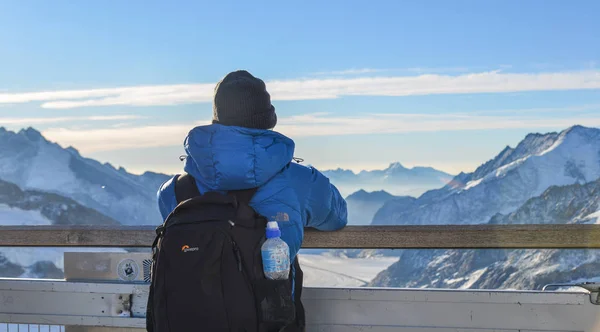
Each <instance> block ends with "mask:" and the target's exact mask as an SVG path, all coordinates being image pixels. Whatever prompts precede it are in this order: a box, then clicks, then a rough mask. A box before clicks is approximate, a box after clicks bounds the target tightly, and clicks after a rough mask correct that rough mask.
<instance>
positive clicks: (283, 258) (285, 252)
mask: <svg viewBox="0 0 600 332" xmlns="http://www.w3.org/2000/svg"><path fill="white" fill-rule="evenodd" d="M262 259H263V267H264V271H265V272H266V273H276V272H283V271H287V270H288V269H289V268H290V256H289V249H288V248H287V246H285V245H282V244H279V245H277V246H274V247H271V248H269V249H268V250H264V251H263V252H262Z"/></svg>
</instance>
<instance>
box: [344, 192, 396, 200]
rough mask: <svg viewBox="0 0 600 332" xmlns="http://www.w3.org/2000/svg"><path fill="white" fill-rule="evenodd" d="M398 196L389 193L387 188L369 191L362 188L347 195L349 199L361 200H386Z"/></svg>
mask: <svg viewBox="0 0 600 332" xmlns="http://www.w3.org/2000/svg"><path fill="white" fill-rule="evenodd" d="M395 197H396V196H394V195H392V194H390V193H388V192H387V191H385V190H377V191H372V192H368V191H366V190H364V189H360V190H359V191H357V192H355V193H353V194H351V195H349V196H348V197H346V199H347V200H360V201H381V202H385V201H388V200H390V199H393V198H395Z"/></svg>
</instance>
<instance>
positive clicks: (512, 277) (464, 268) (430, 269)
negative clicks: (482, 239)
mask: <svg viewBox="0 0 600 332" xmlns="http://www.w3.org/2000/svg"><path fill="white" fill-rule="evenodd" d="M489 223H493V224H547V223H552V224H576V223H600V179H598V180H596V181H593V182H590V183H587V184H584V185H581V184H579V183H577V184H573V185H569V186H553V187H551V188H549V189H547V190H546V191H545V192H544V193H543V194H542V195H540V196H537V197H535V198H532V199H530V200H528V201H527V202H526V203H525V204H523V205H522V206H521V207H520V208H518V209H517V210H516V211H514V212H512V213H509V214H506V215H502V214H497V215H495V216H494V217H492V218H491V220H490V221H489ZM599 276H600V252H598V250H531V249H529V250H498V249H480V250H404V251H403V253H402V255H401V257H400V260H399V261H398V262H397V263H394V264H393V265H391V266H390V267H389V268H388V269H387V270H385V271H384V272H382V273H380V274H379V275H378V276H377V277H376V278H375V279H374V280H373V282H372V283H371V285H373V286H393V287H441V288H478V289H482V288H483V289H495V288H500V289H541V288H542V287H543V286H544V285H547V284H550V283H569V282H577V281H593V280H597V279H598V277H599Z"/></svg>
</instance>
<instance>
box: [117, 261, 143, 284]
mask: <svg viewBox="0 0 600 332" xmlns="http://www.w3.org/2000/svg"><path fill="white" fill-rule="evenodd" d="M139 272H140V267H139V266H138V264H137V263H136V262H135V261H134V260H133V259H124V260H122V261H121V262H119V265H117V273H118V274H119V278H120V279H121V280H124V281H133V280H135V279H136V278H137V276H138V274H139Z"/></svg>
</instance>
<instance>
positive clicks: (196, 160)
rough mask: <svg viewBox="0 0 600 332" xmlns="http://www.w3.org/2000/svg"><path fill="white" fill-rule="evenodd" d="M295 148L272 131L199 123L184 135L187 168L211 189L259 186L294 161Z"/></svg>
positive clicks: (285, 138)
mask: <svg viewBox="0 0 600 332" xmlns="http://www.w3.org/2000/svg"><path fill="white" fill-rule="evenodd" d="M294 147H295V145H294V141H292V140H291V139H289V138H288V137H286V136H284V135H282V134H279V133H277V132H275V131H271V130H262V129H250V128H243V127H235V126H224V125H220V124H212V125H207V126H199V127H196V128H194V129H192V130H191V131H190V132H189V133H188V136H187V137H186V138H185V141H184V148H185V152H186V154H187V158H186V160H185V166H184V170H185V171H186V172H187V173H189V174H190V175H192V176H193V177H194V178H195V179H196V180H197V181H198V182H199V183H201V184H203V185H204V186H205V187H206V188H207V189H208V190H238V189H249V188H254V187H260V186H262V185H264V184H265V183H267V182H268V181H269V180H270V179H271V178H273V177H274V176H275V175H276V174H277V173H279V172H281V171H282V170H283V169H284V168H285V167H286V166H287V165H288V164H289V163H290V162H291V161H292V158H293V156H294Z"/></svg>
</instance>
